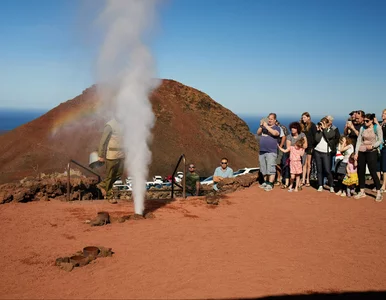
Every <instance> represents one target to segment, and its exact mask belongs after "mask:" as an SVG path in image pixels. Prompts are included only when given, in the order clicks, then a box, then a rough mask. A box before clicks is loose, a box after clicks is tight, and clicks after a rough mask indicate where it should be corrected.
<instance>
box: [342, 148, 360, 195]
mask: <svg viewBox="0 0 386 300" xmlns="http://www.w3.org/2000/svg"><path fill="white" fill-rule="evenodd" d="M354 156H355V153H352V154H351V155H350V158H349V160H348V163H347V167H346V171H347V173H346V176H345V177H344V178H343V182H342V183H343V184H344V185H345V186H347V197H349V198H350V197H351V195H352V194H354V193H355V188H356V187H357V185H358V172H357V167H358V162H357V161H356V160H355V159H354Z"/></svg>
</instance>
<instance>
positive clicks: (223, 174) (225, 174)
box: [213, 157, 233, 191]
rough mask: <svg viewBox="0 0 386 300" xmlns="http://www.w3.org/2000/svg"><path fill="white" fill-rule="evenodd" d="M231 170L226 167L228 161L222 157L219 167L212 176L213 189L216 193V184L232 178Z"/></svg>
mask: <svg viewBox="0 0 386 300" xmlns="http://www.w3.org/2000/svg"><path fill="white" fill-rule="evenodd" d="M232 177H233V170H232V169H231V168H230V167H228V159H227V158H226V157H223V158H222V159H221V166H220V167H217V168H216V170H215V171H214V174H213V183H214V185H213V189H214V190H216V191H218V187H217V183H219V182H220V181H221V180H223V179H224V178H232Z"/></svg>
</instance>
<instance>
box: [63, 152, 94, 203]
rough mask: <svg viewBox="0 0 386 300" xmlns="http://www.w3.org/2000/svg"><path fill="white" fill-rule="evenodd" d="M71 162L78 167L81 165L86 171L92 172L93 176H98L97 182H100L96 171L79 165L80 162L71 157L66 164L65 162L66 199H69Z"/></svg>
mask: <svg viewBox="0 0 386 300" xmlns="http://www.w3.org/2000/svg"><path fill="white" fill-rule="evenodd" d="M71 163H73V164H75V165H77V166H78V167H81V168H83V169H85V170H86V171H88V172H90V173H92V174H94V175H95V176H97V177H98V183H99V182H101V176H100V175H99V174H97V173H95V172H94V171H92V170H90V169H89V168H87V167H85V166H83V165H81V164H80V163H78V162H76V161H75V160H73V159H71V160H70V161H69V162H68V164H67V201H70V189H71V174H70V172H71V169H70V165H71Z"/></svg>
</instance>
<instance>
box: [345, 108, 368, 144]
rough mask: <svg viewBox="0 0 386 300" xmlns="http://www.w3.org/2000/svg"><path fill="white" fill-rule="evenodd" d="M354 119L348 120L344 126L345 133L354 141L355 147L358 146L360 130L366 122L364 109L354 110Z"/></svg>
mask: <svg viewBox="0 0 386 300" xmlns="http://www.w3.org/2000/svg"><path fill="white" fill-rule="evenodd" d="M351 114H352V120H351V121H347V122H346V125H345V127H344V134H345V135H347V136H348V137H349V138H350V139H351V140H352V142H353V145H354V148H355V147H356V144H357V140H358V135H359V131H360V129H361V127H362V126H364V125H365V124H364V123H365V122H364V121H363V119H364V117H365V113H364V111H363V110H358V111H353V112H351V113H350V115H351Z"/></svg>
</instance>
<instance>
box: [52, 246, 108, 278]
mask: <svg viewBox="0 0 386 300" xmlns="http://www.w3.org/2000/svg"><path fill="white" fill-rule="evenodd" d="M97 248H98V249H99V253H98V255H97V256H91V255H90V256H84V254H83V251H78V252H76V253H74V254H73V255H71V256H65V257H58V258H57V259H56V260H55V266H58V267H60V268H61V269H62V270H64V271H67V272H71V271H72V270H73V269H74V268H75V267H83V266H85V265H87V264H89V263H90V262H91V261H93V260H95V259H97V258H100V257H111V256H112V255H113V254H114V252H113V251H112V249H111V248H106V247H103V246H98V247H97Z"/></svg>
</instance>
